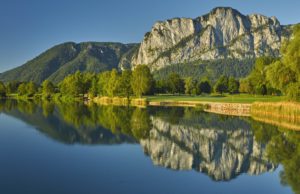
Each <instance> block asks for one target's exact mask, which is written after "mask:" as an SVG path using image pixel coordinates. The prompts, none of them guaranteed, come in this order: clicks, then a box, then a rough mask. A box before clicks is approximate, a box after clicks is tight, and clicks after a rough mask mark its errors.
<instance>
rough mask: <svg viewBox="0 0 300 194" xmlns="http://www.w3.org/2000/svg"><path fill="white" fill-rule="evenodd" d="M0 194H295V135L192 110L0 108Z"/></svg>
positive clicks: (299, 188) (299, 162) (299, 177)
mask: <svg viewBox="0 0 300 194" xmlns="http://www.w3.org/2000/svg"><path fill="white" fill-rule="evenodd" d="M0 123H1V125H0V172H1V173H0V193H3V194H15V193H20V194H27V193H28V194H35V193H38V194H41V193H42V194H47V193H49V194H50V193H51V194H52V193H56V194H66V193H72V194H77V193H78V194H79V193H80V194H94V193H95V194H96V193H97V194H98V193H104V194H110V193H112V194H113V193H122V194H124V193H125V194H126V193H130V194H132V193H143V194H144V193H149V194H153V193H155V194H160V193H161V194H166V193H171V194H176V193H191V194H193V193H206V194H222V193H230V194H232V193H235V194H236V193H242V194H253V193H255V194H267V193H272V194H277V193H278V194H289V193H300V133H299V132H295V131H291V130H286V129H284V128H281V127H277V126H273V125H269V124H264V123H262V122H258V121H254V120H252V119H251V118H246V117H234V116H224V115H217V114H212V113H205V112H203V111H201V110H200V109H198V108H179V107H176V108H170V107H168V108H167V107H148V108H142V107H116V106H96V105H93V104H91V105H84V104H83V103H55V104H54V103H52V102H49V101H38V102H33V101H14V100H6V101H1V102H0Z"/></svg>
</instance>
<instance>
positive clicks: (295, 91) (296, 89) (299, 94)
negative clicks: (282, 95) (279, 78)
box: [286, 83, 300, 102]
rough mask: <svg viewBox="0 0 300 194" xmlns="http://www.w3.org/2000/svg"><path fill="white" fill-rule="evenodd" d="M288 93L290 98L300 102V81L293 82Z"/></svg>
mask: <svg viewBox="0 0 300 194" xmlns="http://www.w3.org/2000/svg"><path fill="white" fill-rule="evenodd" d="M286 94H287V97H288V99H289V100H291V101H298V102H300V83H291V84H290V85H289V86H288V88H287V92H286Z"/></svg>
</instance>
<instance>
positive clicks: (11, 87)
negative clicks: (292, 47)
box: [6, 81, 20, 94]
mask: <svg viewBox="0 0 300 194" xmlns="http://www.w3.org/2000/svg"><path fill="white" fill-rule="evenodd" d="M19 85H20V83H19V82H18V81H12V82H9V83H8V84H7V86H6V93H7V94H12V93H17V92H18V87H19Z"/></svg>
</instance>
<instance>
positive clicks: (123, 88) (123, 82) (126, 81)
mask: <svg viewBox="0 0 300 194" xmlns="http://www.w3.org/2000/svg"><path fill="white" fill-rule="evenodd" d="M131 79H132V73H131V71H130V70H124V71H122V75H121V78H120V85H119V87H120V94H121V95H122V96H125V97H126V98H127V99H128V100H129V98H130V96H131V95H132V94H133V91H132V87H131Z"/></svg>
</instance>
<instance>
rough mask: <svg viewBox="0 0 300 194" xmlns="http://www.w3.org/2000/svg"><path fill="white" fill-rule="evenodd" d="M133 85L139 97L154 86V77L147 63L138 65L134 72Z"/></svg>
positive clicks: (134, 91)
mask: <svg viewBox="0 0 300 194" xmlns="http://www.w3.org/2000/svg"><path fill="white" fill-rule="evenodd" d="M131 86H132V90H133V93H134V94H135V95H136V96H137V97H142V95H143V94H146V93H147V92H150V90H151V89H152V86H153V77H152V74H151V72H150V69H149V67H148V66H146V65H138V66H137V67H136V68H135V69H134V71H133V72H132V79H131Z"/></svg>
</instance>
